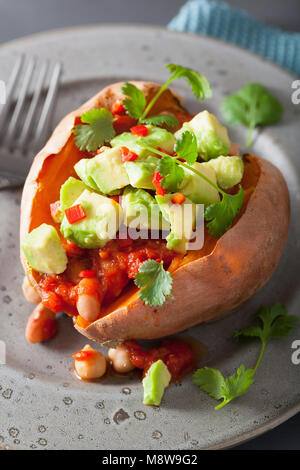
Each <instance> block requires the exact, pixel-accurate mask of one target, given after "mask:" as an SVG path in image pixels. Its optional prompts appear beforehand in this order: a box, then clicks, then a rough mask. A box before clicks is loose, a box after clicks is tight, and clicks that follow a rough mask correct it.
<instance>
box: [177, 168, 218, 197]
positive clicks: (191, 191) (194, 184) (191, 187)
mask: <svg viewBox="0 0 300 470" xmlns="http://www.w3.org/2000/svg"><path fill="white" fill-rule="evenodd" d="M193 168H195V170H197V171H199V172H200V173H202V174H203V175H204V176H206V177H207V178H209V179H210V180H211V181H212V182H213V183H214V184H217V178H216V174H215V171H214V170H213V169H212V168H210V167H208V166H206V164H205V163H198V162H196V163H194V165H193ZM184 175H185V176H184V179H183V182H182V184H181V187H180V191H181V192H182V193H183V194H184V195H185V196H186V197H188V198H189V199H190V200H191V201H193V202H194V203H195V204H204V205H208V204H212V203H214V202H219V201H220V196H219V193H218V191H217V190H216V189H215V188H214V187H213V186H211V185H210V184H209V183H207V182H206V181H205V180H204V179H203V178H201V176H199V175H197V174H195V173H194V172H193V171H191V170H188V169H185V170H184Z"/></svg>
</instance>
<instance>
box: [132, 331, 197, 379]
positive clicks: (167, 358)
mask: <svg viewBox="0 0 300 470" xmlns="http://www.w3.org/2000/svg"><path fill="white" fill-rule="evenodd" d="M124 345H125V346H126V348H127V349H128V352H129V356H130V360H131V362H132V364H133V365H134V366H135V367H137V368H138V369H142V370H143V375H144V376H145V375H146V373H147V371H148V369H149V368H150V366H151V365H152V364H153V363H154V362H156V361H158V360H159V359H161V360H162V361H163V362H164V363H165V364H166V366H167V367H168V370H169V372H170V374H171V376H172V381H173V382H176V381H178V380H179V379H180V378H181V377H182V376H183V375H184V374H186V373H187V372H189V371H190V370H191V369H192V368H193V366H194V357H193V352H192V350H191V348H190V347H189V345H188V344H186V343H185V342H184V341H181V340H179V339H165V340H163V341H162V342H161V344H160V346H159V347H157V348H153V349H150V350H148V351H144V350H143V348H142V346H141V345H140V344H139V343H138V342H137V341H135V340H128V341H125V343H124Z"/></svg>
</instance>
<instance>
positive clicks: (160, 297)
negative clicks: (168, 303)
mask: <svg viewBox="0 0 300 470" xmlns="http://www.w3.org/2000/svg"><path fill="white" fill-rule="evenodd" d="M172 282H173V280H172V276H171V274H170V273H169V272H168V271H165V269H164V266H163V262H160V263H159V262H157V261H154V260H153V259H151V260H148V261H145V262H144V263H143V264H142V265H141V266H140V267H139V272H138V273H137V274H136V275H135V279H134V283H135V285H136V286H137V287H139V288H140V289H141V291H140V292H139V297H140V299H141V300H142V301H143V302H145V304H146V305H151V306H152V307H156V306H158V305H159V306H161V305H162V304H163V303H164V302H165V300H166V297H167V296H169V295H171V292H172Z"/></svg>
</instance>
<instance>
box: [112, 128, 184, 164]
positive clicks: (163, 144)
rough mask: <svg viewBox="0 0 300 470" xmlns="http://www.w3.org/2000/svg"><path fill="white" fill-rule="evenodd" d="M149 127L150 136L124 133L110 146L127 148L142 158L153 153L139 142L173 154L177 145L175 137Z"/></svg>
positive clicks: (165, 131)
mask: <svg viewBox="0 0 300 470" xmlns="http://www.w3.org/2000/svg"><path fill="white" fill-rule="evenodd" d="M147 127H148V129H149V131H148V135H147V136H145V137H141V136H138V135H134V134H132V133H131V132H123V134H120V135H118V136H117V137H114V138H113V139H112V140H111V142H110V144H111V146H112V147H119V146H124V147H127V148H128V149H129V150H131V152H134V153H136V154H137V155H138V156H139V157H141V158H144V157H147V156H148V155H151V152H150V151H149V150H147V149H145V148H144V147H143V146H142V145H140V144H139V142H143V144H144V145H149V146H151V147H154V148H158V147H160V148H162V149H163V150H165V151H166V152H168V153H173V151H174V145H175V137H174V135H173V134H171V132H168V131H167V130H166V129H161V128H160V127H154V126H147Z"/></svg>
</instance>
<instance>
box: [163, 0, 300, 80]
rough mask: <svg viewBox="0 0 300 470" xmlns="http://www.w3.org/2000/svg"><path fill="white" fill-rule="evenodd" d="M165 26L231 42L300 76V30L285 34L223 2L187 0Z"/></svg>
mask: <svg viewBox="0 0 300 470" xmlns="http://www.w3.org/2000/svg"><path fill="white" fill-rule="evenodd" d="M168 27H169V28H170V29H172V30H174V31H188V32H193V33H201V34H205V35H207V36H214V37H216V38H219V39H223V40H225V41H229V42H232V43H234V44H237V45H239V46H242V47H245V48H247V49H250V50H251V51H254V52H256V53H257V54H260V55H262V56H264V57H267V58H268V59H270V60H272V61H273V62H276V63H277V64H279V65H281V66H282V67H285V68H286V69H288V70H290V71H291V72H293V73H295V74H296V75H298V76H300V33H287V32H285V31H282V30H280V29H278V28H273V27H270V26H266V25H264V24H263V23H262V22H260V21H258V20H256V19H255V18H253V17H251V16H249V15H248V13H246V12H244V11H242V10H238V9H235V8H231V7H230V6H228V5H227V4H226V3H223V2H218V1H212V0H190V1H188V2H187V3H186V4H185V5H184V6H183V7H182V8H181V10H180V11H179V13H178V14H177V15H176V16H175V18H173V20H172V21H171V22H170V23H169V25H168Z"/></svg>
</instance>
